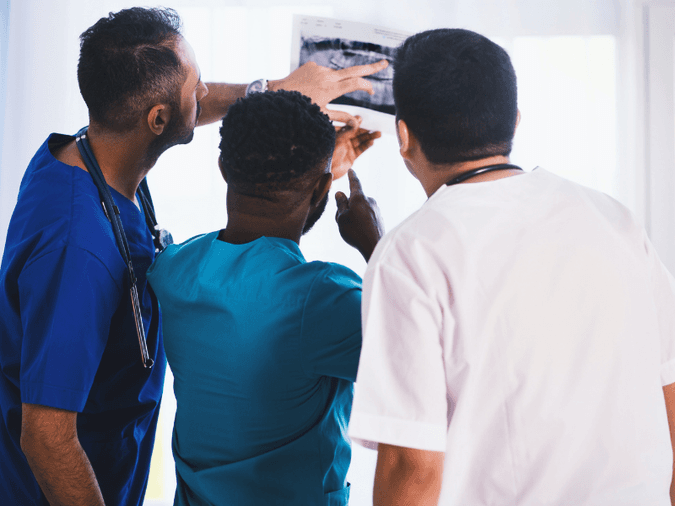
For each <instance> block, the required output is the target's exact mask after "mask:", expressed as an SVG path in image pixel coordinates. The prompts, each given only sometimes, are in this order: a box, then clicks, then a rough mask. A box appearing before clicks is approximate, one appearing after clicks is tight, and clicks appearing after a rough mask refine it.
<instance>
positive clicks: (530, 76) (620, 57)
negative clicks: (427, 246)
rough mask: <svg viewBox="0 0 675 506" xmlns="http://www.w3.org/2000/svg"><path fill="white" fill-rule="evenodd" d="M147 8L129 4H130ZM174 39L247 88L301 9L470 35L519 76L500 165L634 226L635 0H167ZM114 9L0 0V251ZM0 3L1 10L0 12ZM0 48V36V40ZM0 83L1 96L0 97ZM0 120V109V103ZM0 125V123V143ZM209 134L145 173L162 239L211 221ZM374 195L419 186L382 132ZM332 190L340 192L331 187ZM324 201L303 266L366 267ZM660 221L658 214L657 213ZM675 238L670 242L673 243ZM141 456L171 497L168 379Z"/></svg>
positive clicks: (151, 492)
mask: <svg viewBox="0 0 675 506" xmlns="http://www.w3.org/2000/svg"><path fill="white" fill-rule="evenodd" d="M148 3H149V4H150V5H153V4H154V2H143V4H144V5H147V4H148ZM164 4H165V5H166V4H168V6H171V7H174V8H176V10H178V12H179V13H180V14H181V16H182V17H183V20H184V24H185V35H186V38H187V39H188V40H189V41H190V42H191V44H192V45H193V47H194V48H195V52H196V55H197V59H198V62H199V64H200V67H201V70H202V75H203V78H204V80H205V81H209V80H211V81H224V82H248V81H251V80H253V79H257V78H260V77H266V78H270V79H275V78H280V77H283V76H284V75H286V74H288V72H289V65H290V35H291V25H290V22H291V17H292V15H293V14H296V13H297V14H310V15H318V16H327V17H334V18H338V19H344V20H351V21H360V22H365V23H372V24H377V25H381V26H386V27H391V28H396V29H401V30H406V31H409V32H416V31H421V30H426V29H429V28H436V27H462V28H469V29H472V30H475V31H478V32H481V33H484V34H485V35H487V36H489V37H491V38H493V40H495V41H496V42H498V43H500V44H502V45H503V46H504V47H505V48H506V49H507V50H508V51H509V53H510V54H511V56H512V58H513V62H514V65H515V67H516V73H517V75H518V79H519V107H520V110H521V114H522V121H521V125H520V127H519V129H518V132H517V134H516V138H515V143H514V152H513V155H512V161H513V162H514V163H516V164H520V165H521V166H523V168H525V169H526V170H531V169H532V168H533V167H534V166H536V165H540V166H543V167H545V168H547V169H548V170H551V171H553V172H556V173H559V174H561V175H563V176H565V177H568V178H571V179H574V180H576V181H579V182H581V183H583V184H586V185H588V186H591V187H595V188H598V189H600V190H602V191H605V192H607V193H609V194H610V195H612V196H614V197H615V198H617V199H619V200H620V201H622V202H624V203H625V204H626V205H627V206H628V207H629V208H631V209H632V210H633V211H634V212H635V213H636V214H637V216H638V217H639V219H644V214H645V213H644V208H645V186H644V165H643V162H642V160H643V159H644V156H643V155H644V153H643V150H644V146H643V144H644V140H643V139H642V138H641V135H642V129H643V127H641V126H640V122H641V121H642V117H641V112H642V111H643V109H644V104H643V103H642V101H643V98H642V94H641V92H642V84H641V79H642V74H641V72H642V67H641V65H642V62H643V60H642V56H641V50H642V45H641V37H642V36H643V33H642V28H641V12H642V11H641V7H642V2H641V1H639V0H634V1H632V0H548V1H541V0H417V1H415V2H409V1H407V0H386V1H385V0H341V1H337V0H330V1H319V0H314V1H312V0H307V1H302V0H295V1H293V0H287V1H284V0H278V1H274V0H267V1H262V0H258V1H254V0H239V1H230V0H190V1H187V0H176V1H174V2H164ZM132 5H133V4H132V3H130V2H127V1H119V0H97V1H84V0H60V1H59V2H44V1H39V0H14V1H12V2H11V5H10V10H9V11H10V16H9V25H8V26H9V37H8V48H7V51H6V53H5V52H3V48H2V47H1V46H0V57H4V55H5V54H6V55H7V60H6V61H4V62H2V65H0V70H2V69H3V68H6V70H7V74H6V88H5V89H6V93H5V96H4V97H3V96H0V100H4V107H5V109H4V111H5V114H4V119H3V121H4V135H3V136H2V138H1V139H0V142H1V145H2V150H1V151H0V153H1V154H2V159H1V164H0V247H4V238H5V234H6V229H7V224H8V222H9V218H10V216H11V212H12V209H13V207H14V203H15V201H16V194H17V191H18V187H19V183H20V180H21V177H22V175H23V171H24V170H25V168H26V166H27V164H28V162H29V161H30V159H31V157H32V155H33V153H34V152H35V151H36V150H37V148H38V147H39V146H40V144H41V143H42V142H44V140H45V139H46V137H47V136H48V134H49V133H50V132H62V133H74V132H75V131H77V130H78V129H79V128H80V127H81V126H83V125H85V124H86V123H87V111H86V108H85V107H84V104H83V102H82V100H81V98H80V96H79V91H78V88H77V80H76V66H77V57H78V51H79V41H78V36H79V34H80V33H81V32H83V31H84V30H85V29H86V28H87V27H89V26H90V25H92V24H93V23H94V22H95V21H96V20H97V19H98V18H100V17H101V16H104V15H106V14H107V13H108V12H109V11H116V10H119V9H121V8H124V7H129V6H132ZM1 12H2V10H1V9H0V13H1ZM0 44H2V39H1V38H0ZM2 89H3V88H2V86H0V91H2ZM0 111H2V107H0ZM2 132H3V129H0V134H2ZM217 145H218V126H217V125H212V126H208V127H204V128H201V129H198V131H197V132H196V135H195V139H194V141H193V142H192V143H191V144H190V145H188V146H180V147H176V148H172V149H171V150H170V151H169V152H167V153H166V154H165V155H163V157H162V158H161V159H160V161H159V163H158V164H157V166H156V167H155V168H154V169H153V171H152V172H151V173H150V176H149V181H150V186H151V189H152V191H153V196H154V199H155V203H156V207H157V213H158V218H159V221H160V223H161V224H162V225H164V226H165V227H166V228H168V229H170V230H171V231H172V232H173V233H174V237H175V238H176V239H177V240H185V239H187V238H189V237H190V236H192V235H195V234H198V233H202V232H208V231H211V230H215V229H218V228H222V227H223V226H224V225H225V224H226V220H227V217H226V213H225V184H224V182H222V180H221V178H220V174H219V173H218V170H217V166H216V157H217ZM355 169H356V170H357V171H358V172H359V175H360V177H361V179H362V182H363V185H364V188H365V191H366V193H368V194H370V195H372V196H373V197H375V198H376V199H377V201H378V202H379V204H380V207H381V209H382V212H383V216H384V219H385V224H386V226H387V229H391V228H392V227H393V226H394V225H396V224H397V223H399V222H400V221H401V220H402V219H404V218H405V217H406V216H407V215H409V214H410V213H411V212H413V211H414V210H415V209H416V208H417V207H419V205H420V204H421V203H422V202H423V201H424V198H425V197H424V194H423V192H422V190H421V188H420V186H419V184H418V183H417V182H416V181H415V180H414V179H413V178H412V177H411V176H410V175H409V174H408V172H407V170H406V169H405V167H404V165H403V163H402V162H401V160H400V158H399V156H398V149H397V144H396V140H395V138H394V137H393V136H390V135H387V136H383V138H382V139H380V140H379V141H378V142H377V143H376V145H375V146H374V147H373V148H372V149H371V150H369V151H368V152H367V153H366V154H364V155H363V156H362V157H361V158H360V159H359V160H358V161H357V164H356V165H355ZM335 188H336V189H344V188H345V182H344V181H338V182H337V183H336V185H335ZM334 211H335V209H334V207H333V208H332V209H331V208H330V207H329V208H328V209H327V211H326V216H325V217H324V219H323V220H321V221H320V222H319V224H317V226H316V227H315V229H314V230H313V231H312V232H310V234H308V236H307V237H306V238H304V239H303V241H302V243H301V249H302V250H303V252H304V253H305V256H306V257H307V258H308V260H310V259H322V260H329V261H336V262H341V263H343V264H345V265H348V266H349V267H351V268H352V269H354V270H355V271H356V272H358V273H362V272H363V270H364V268H365V263H364V262H363V260H362V259H361V258H360V255H359V254H358V253H356V252H355V251H353V250H351V249H350V248H349V247H348V246H346V245H344V244H343V243H342V242H341V240H340V238H339V235H338V233H337V228H336V226H335V224H334V222H333V220H332V215H334ZM668 219H670V218H669V217H668ZM674 239H675V238H674ZM163 409H164V412H163V414H162V419H161V422H160V427H159V433H158V444H157V449H156V453H155V458H154V459H153V470H152V480H151V483H150V486H149V489H148V501H149V503H156V504H170V503H171V500H172V497H173V486H174V481H173V480H174V478H173V462H172V460H171V453H170V447H169V440H170V433H171V424H172V421H173V413H172V410H173V409H175V401H174V400H173V398H172V392H171V383H170V380H169V382H167V388H166V390H165V399H164V408H163ZM374 455H375V454H374V453H373V452H369V451H367V450H363V449H359V448H355V452H354V459H353V465H352V469H351V471H350V475H349V479H350V481H351V482H352V490H353V492H352V494H353V495H352V502H351V504H352V505H353V506H361V505H365V504H368V501H369V498H370V490H371V487H372V479H373V474H372V473H373V468H374Z"/></svg>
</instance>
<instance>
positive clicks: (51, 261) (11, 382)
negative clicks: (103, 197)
mask: <svg viewBox="0 0 675 506" xmlns="http://www.w3.org/2000/svg"><path fill="white" fill-rule="evenodd" d="M71 140H73V137H69V136H63V135H58V134H52V135H51V136H50V137H49V139H47V141H46V142H45V143H44V144H43V145H42V146H41V147H40V149H39V150H38V152H37V153H36V154H35V156H34V157H33V160H32V161H31V163H30V165H29V166H28V169H27V170H26V173H25V175H24V177H23V180H22V182H21V187H20V191H19V197H18V201H17V204H16V207H15V209H14V213H13V215H12V219H11V222H10V225H9V231H8V233H7V241H6V245H5V251H4V254H3V258H2V268H1V269H0V503H1V504H31V505H33V504H41V505H47V504H48V503H47V501H46V499H45V498H44V495H43V494H42V492H41V490H40V488H39V486H38V484H37V482H36V481H35V479H34V477H33V474H32V472H31V470H30V468H29V467H28V463H27V461H26V459H25V457H24V455H23V452H22V451H21V448H20V446H19V439H20V434H21V403H31V404H41V405H45V406H51V407H55V408H61V409H65V410H69V411H77V412H79V413H80V414H79V415H78V419H77V428H78V435H79V439H80V442H81V444H82V447H83V448H84V450H85V452H86V453H87V456H88V457H89V460H90V461H91V465H92V467H93V469H94V472H95V473H96V477H97V479H98V482H99V485H100V487H101V491H102V493H103V497H104V499H105V502H106V504H108V505H137V504H140V503H141V502H142V498H143V495H144V493H145V488H146V485H147V476H148V471H149V466H150V457H151V453H152V446H153V442H154V437H155V427H156V424H157V417H158V414H159V402H160V398H161V394H162V387H163V383H164V372H165V368H166V360H165V355H164V347H163V344H162V340H161V328H160V327H161V319H160V314H159V310H158V305H157V299H156V298H155V296H154V294H153V293H152V291H151V288H150V287H149V285H148V284H147V281H146V277H145V273H146V270H147V268H148V267H149V266H150V264H151V263H152V261H153V259H154V256H155V251H154V246H153V242H152V236H151V235H150V232H149V231H148V228H147V226H146V224H145V219H144V216H143V214H142V213H141V211H140V210H139V209H138V208H137V207H136V206H135V205H134V203H133V202H131V201H130V200H128V199H127V198H125V197H124V196H122V195H121V194H119V193H118V192H116V191H115V190H113V189H112V188H111V193H112V195H113V199H114V200H115V202H116V204H117V206H118V207H119V209H120V213H121V217H122V222H123V225H124V230H125V232H126V235H127V239H128V241H129V246H130V249H131V257H132V262H133V265H134V270H135V273H136V276H137V277H138V290H139V298H140V300H141V306H142V313H143V320H144V324H145V329H146V332H147V333H148V336H147V341H148V349H149V352H150V356H151V357H152V358H154V360H155V366H154V367H153V368H152V369H150V370H148V369H145V368H144V367H143V365H142V363H141V355H140V351H139V345H138V337H137V334H136V330H135V324H134V318H133V312H132V306H131V299H130V296H129V286H128V281H127V273H126V270H125V266H124V262H123V261H122V257H121V255H120V253H119V250H118V249H117V245H116V243H115V239H114V236H113V232H112V226H111V224H110V222H109V221H108V219H107V218H106V216H105V214H104V212H103V209H102V206H101V202H100V199H99V196H98V192H97V190H96V186H95V185H94V183H93V181H92V179H91V176H90V175H89V174H88V173H87V172H85V171H84V170H82V169H80V168H78V167H71V166H69V165H65V164H63V163H61V162H59V161H58V160H56V159H55V158H54V157H53V155H52V154H51V152H50V150H49V145H50V144H51V145H53V146H57V145H61V144H63V143H65V142H68V141H71Z"/></svg>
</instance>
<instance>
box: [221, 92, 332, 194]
mask: <svg viewBox="0 0 675 506" xmlns="http://www.w3.org/2000/svg"><path fill="white" fill-rule="evenodd" d="M220 137H221V140H220V161H221V165H222V170H223V175H224V176H225V179H227V184H228V185H229V186H230V187H232V189H233V190H235V191H236V192H237V193H241V194H246V195H252V196H256V197H261V198H266V199H268V200H278V198H277V197H276V196H275V193H277V192H280V191H287V190H294V191H304V190H305V188H306V187H307V185H308V184H310V183H311V181H310V180H308V179H307V178H305V177H304V176H306V175H310V174H319V173H323V172H324V170H325V167H326V164H327V163H328V162H329V161H330V159H331V157H332V155H333V149H334V148H335V128H334V127H333V124H332V123H331V121H330V119H328V116H326V115H325V114H324V113H323V112H321V109H320V108H319V106H318V105H316V104H313V103H312V101H311V100H310V99H309V97H306V96H304V95H302V94H301V93H298V92H297V91H284V90H279V91H274V92H265V93H252V94H250V95H248V96H247V97H244V98H240V99H238V100H237V101H236V102H235V103H234V104H233V105H231V106H230V108H229V110H228V111H227V114H226V115H225V118H223V124H222V127H221V128H220Z"/></svg>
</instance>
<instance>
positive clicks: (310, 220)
mask: <svg viewBox="0 0 675 506" xmlns="http://www.w3.org/2000/svg"><path fill="white" fill-rule="evenodd" d="M326 204H328V193H326V195H325V196H324V197H323V199H322V200H321V202H319V205H318V206H317V208H316V209H315V210H314V212H312V214H310V215H309V216H308V217H307V221H306V222H305V226H304V227H303V229H302V235H305V234H306V233H307V232H309V231H310V230H312V227H313V226H314V225H315V224H316V222H317V221H319V218H321V215H322V214H323V212H324V211H325V210H326Z"/></svg>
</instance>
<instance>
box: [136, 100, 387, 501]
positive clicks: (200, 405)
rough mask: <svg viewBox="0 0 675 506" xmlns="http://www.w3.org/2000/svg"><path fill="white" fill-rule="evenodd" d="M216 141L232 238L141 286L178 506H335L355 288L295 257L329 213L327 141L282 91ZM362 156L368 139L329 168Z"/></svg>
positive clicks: (344, 211)
mask: <svg viewBox="0 0 675 506" xmlns="http://www.w3.org/2000/svg"><path fill="white" fill-rule="evenodd" d="M221 136H222V141H221V145H220V149H221V155H220V158H219V164H220V167H221V171H222V173H223V176H224V177H225V179H226V181H227V183H228V191H227V211H228V222H227V227H226V228H224V229H223V230H220V231H215V232H212V233H210V234H206V235H202V236H198V237H195V238H193V239H191V240H189V241H187V242H185V243H183V244H182V245H178V246H169V247H168V248H167V249H166V250H165V251H164V252H163V253H162V254H160V255H159V257H158V258H157V260H156V261H155V263H154V264H153V266H152V267H151V268H150V270H149V271H148V279H149V281H150V283H151V285H152V287H153V289H154V291H155V293H156V294H157V297H158V299H159V301H160V304H161V307H162V312H163V316H164V340H165V347H166V355H167V358H168V361H169V365H170V366H171V369H172V371H173V374H174V376H175V383H174V389H175V393H176V399H177V401H178V408H177V414H176V422H175V427H174V437H173V453H174V458H175V461H176V474H177V478H178V489H177V491H176V502H175V503H176V504H178V505H197V504H199V505H201V504H237V505H239V506H246V505H268V504H275V505H293V506H298V505H335V506H338V505H345V504H347V503H348V500H349V485H348V484H347V483H346V480H345V477H346V473H347V469H348V467H349V461H350V458H351V447H350V442H349V439H348V437H347V431H346V429H347V427H346V426H347V423H348V421H349V415H350V411H351V403H352V391H353V386H352V384H353V382H354V380H355V378H356V371H357V366H358V361H359V354H360V351H361V307H360V306H361V279H360V278H359V276H358V275H356V274H355V273H354V272H352V271H351V270H349V269H348V268H346V267H344V266H342V265H339V264H332V263H327V262H309V263H308V262H306V261H305V259H304V257H303V255H302V253H301V252H300V248H299V246H298V244H299V241H300V237H301V236H302V234H303V233H304V232H306V231H308V230H309V228H311V226H312V225H313V224H314V223H315V222H316V220H317V219H318V218H319V216H320V215H321V213H322V212H323V209H324V208H325V205H326V202H327V198H328V190H329V189H330V186H331V181H332V179H333V175H332V174H331V169H330V168H331V157H332V156H333V148H334V146H335V130H334V128H333V126H331V123H330V121H329V119H328V117H327V116H325V115H324V114H323V113H322V112H321V111H320V110H319V107H317V106H316V105H313V104H312V103H311V101H310V100H309V99H308V98H307V97H305V96H303V95H301V94H299V93H297V92H285V91H279V92H273V93H271V92H268V93H256V94H252V95H249V96H248V97H246V98H244V99H240V100H239V101H237V102H236V103H235V104H234V105H233V106H231V107H230V109H229V111H228V113H227V116H226V117H225V119H224V120H223V126H222V128H221ZM372 142H373V136H372V134H368V133H363V134H362V136H360V137H356V138H355V139H354V141H353V142H352V143H350V144H349V147H348V148H345V147H344V146H340V144H338V148H339V153H338V152H336V154H335V156H336V157H344V156H345V154H346V155H347V157H348V158H349V159H350V161H353V159H354V158H355V157H356V156H358V155H359V154H360V153H361V152H362V151H363V150H364V149H366V148H367V147H368V146H369V145H370V144H371V143H372ZM346 152H347V153H346ZM338 161H339V160H338ZM338 165H339V164H338ZM333 166H334V167H335V166H336V164H335V163H333ZM349 177H350V193H351V195H350V197H349V198H347V196H346V195H344V194H343V193H341V192H338V193H337V195H336V200H337V203H338V214H337V221H338V225H339V228H340V233H341V235H342V237H343V238H344V239H345V241H347V242H348V243H349V244H351V245H352V246H354V247H356V248H357V249H358V250H359V251H360V252H361V253H362V254H363V256H364V258H365V259H366V260H367V259H368V258H369V257H370V254H371V253H372V251H373V249H374V247H375V244H376V243H377V241H378V240H379V238H380V236H381V235H382V227H381V225H380V222H379V218H378V216H379V213H378V210H377V206H376V204H375V202H374V201H373V200H372V199H369V198H367V197H365V196H364V195H363V192H362V190H361V187H360V183H359V181H358V179H357V178H356V175H355V174H354V172H353V171H350V172H349Z"/></svg>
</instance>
